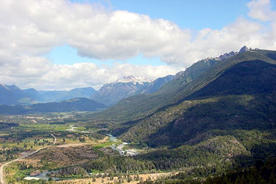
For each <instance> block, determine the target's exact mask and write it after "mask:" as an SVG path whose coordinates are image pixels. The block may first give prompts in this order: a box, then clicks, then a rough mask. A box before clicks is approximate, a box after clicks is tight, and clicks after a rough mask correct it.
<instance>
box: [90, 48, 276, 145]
mask: <svg viewBox="0 0 276 184" xmlns="http://www.w3.org/2000/svg"><path fill="white" fill-rule="evenodd" d="M275 64H276V51H268V50H259V49H254V50H252V49H251V50H250V49H247V48H242V49H241V50H240V52H237V53H231V54H229V55H228V57H223V58H219V59H218V58H209V59H205V60H201V61H199V62H197V63H195V64H193V65H192V66H191V67H189V68H187V69H186V70H185V71H184V72H180V73H178V74H177V75H176V76H174V78H173V79H172V80H171V81H170V82H168V83H166V84H165V85H163V86H162V87H161V88H160V89H159V90H158V91H157V92H155V93H151V94H139V95H135V96H131V97H129V98H126V99H123V100H121V101H120V102H119V103H117V104H116V105H114V106H112V107H110V108H108V109H106V110H104V111H103V112H99V113H97V114H94V115H93V117H91V118H92V119H93V118H94V119H95V120H97V121H99V120H102V121H103V122H108V121H110V122H113V123H112V124H111V125H110V126H111V127H112V129H113V131H112V133H113V134H115V135H117V136H120V137H121V138H122V139H123V140H125V141H130V142H143V143H146V144H148V145H151V146H161V145H170V146H172V145H175V146H177V145H182V144H186V143H198V142H200V141H201V140H202V139H205V138H206V137H212V136H213V135H214V134H216V135H217V134H220V133H221V134H225V132H224V131H226V130H227V131H228V130H229V131H230V130H235V129H246V130H251V129H260V130H270V129H274V128H275V126H276V124H275V122H276V116H275V114H276V96H275V94H276V65H275ZM114 122H115V123H114ZM215 130H221V131H222V130H223V131H222V132H224V133H222V132H220V133H218V131H215ZM227 131H226V132H227ZM204 137H205V138H204Z"/></svg>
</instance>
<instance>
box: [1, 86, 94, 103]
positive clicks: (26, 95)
mask: <svg viewBox="0 0 276 184" xmlns="http://www.w3.org/2000/svg"><path fill="white" fill-rule="evenodd" d="M95 92H96V91H95V90H94V89H93V88H76V89H72V90H70V91H37V90H35V89H33V88H30V89H20V88H18V87H17V86H15V85H1V84H0V104H2V105H29V104H34V103H47V102H60V101H64V100H69V99H72V98H89V97H90V96H91V95H92V94H94V93H95Z"/></svg>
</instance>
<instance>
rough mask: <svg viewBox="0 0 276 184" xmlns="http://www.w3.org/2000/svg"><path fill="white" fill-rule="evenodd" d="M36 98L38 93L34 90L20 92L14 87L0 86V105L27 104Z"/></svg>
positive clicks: (20, 90)
mask: <svg viewBox="0 0 276 184" xmlns="http://www.w3.org/2000/svg"><path fill="white" fill-rule="evenodd" d="M37 98H38V92H37V91H36V90H34V89H26V90H22V89H20V88H18V87H17V86H15V85H1V84H0V104H4V105H16V104H29V103H32V102H33V101H34V100H35V99H37Z"/></svg>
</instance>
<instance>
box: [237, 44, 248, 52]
mask: <svg viewBox="0 0 276 184" xmlns="http://www.w3.org/2000/svg"><path fill="white" fill-rule="evenodd" d="M247 51H249V48H248V47H246V46H243V47H242V48H241V49H240V51H239V53H244V52H247Z"/></svg>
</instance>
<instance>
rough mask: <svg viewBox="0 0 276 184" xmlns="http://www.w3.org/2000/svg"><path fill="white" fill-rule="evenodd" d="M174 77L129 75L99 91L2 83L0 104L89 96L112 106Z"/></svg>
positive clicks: (159, 85) (88, 88) (45, 101)
mask: <svg viewBox="0 0 276 184" xmlns="http://www.w3.org/2000/svg"><path fill="white" fill-rule="evenodd" d="M172 78H173V76H172V75H168V76H166V77H163V78H158V79H156V80H155V81H152V82H142V81H141V80H137V79H136V78H135V77H134V76H128V77H126V78H123V79H122V80H119V81H117V82H114V83H110V84H105V85H103V86H102V87H101V88H100V89H99V90H98V91H97V90H95V89H93V88H92V87H87V88H75V89H72V90H69V91H38V90H35V89H33V88H30V89H20V88H18V87H17V86H15V85H1V84H0V104H2V105H32V104H36V103H49V102H62V101H66V100H70V99H74V98H88V99H91V100H94V101H97V102H98V103H102V104H105V105H107V106H110V105H113V104H115V103H117V102H118V101H120V100H121V99H124V98H127V97H129V96H133V95H136V94H149V93H154V92H156V91H157V90H158V89H160V88H161V87H162V85H164V84H165V83H167V82H168V81H170V80H172Z"/></svg>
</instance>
